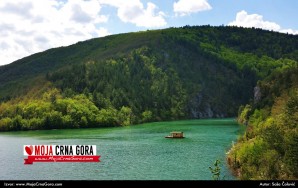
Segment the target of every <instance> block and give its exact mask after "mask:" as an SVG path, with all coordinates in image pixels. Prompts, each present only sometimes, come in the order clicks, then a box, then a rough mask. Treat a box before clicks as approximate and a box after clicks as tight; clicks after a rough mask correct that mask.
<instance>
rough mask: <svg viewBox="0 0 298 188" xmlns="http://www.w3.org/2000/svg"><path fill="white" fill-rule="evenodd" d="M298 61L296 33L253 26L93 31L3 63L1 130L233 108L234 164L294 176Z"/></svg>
mask: <svg viewBox="0 0 298 188" xmlns="http://www.w3.org/2000/svg"><path fill="white" fill-rule="evenodd" d="M297 62H298V36H297V35H289V34H282V33H276V32H270V31H264V30H261V29H254V28H252V29H248V28H238V27H224V26H220V27H211V26H193V27H190V26H185V27H182V28H168V29H163V30H153V31H144V32H136V33H127V34H119V35H112V36H107V37H104V38H97V39H91V40H88V41H84V42H79V43H77V44H74V45H71V46H68V47H61V48H55V49H50V50H47V51H45V52H41V53H37V54H34V55H32V56H29V57H26V58H23V59H20V60H18V61H15V62H13V63H11V64H9V65H5V66H1V67H0V131H11V130H36V129H59V128H87V127H108V126H126V125H131V124H137V123H143V122H150V121H164V120H177V119H193V118H220V117H236V116H237V113H238V121H239V122H240V123H243V124H245V125H246V126H247V130H246V133H245V134H244V136H241V138H240V139H239V141H238V143H237V144H236V145H234V146H233V147H232V149H231V150H230V152H229V155H228V163H229V164H230V166H231V167H232V169H233V170H234V172H235V173H236V174H237V175H238V176H239V177H240V178H241V179H295V178H297V177H298V174H297V172H298V161H297V154H298V148H297V146H298V132H297V131H298V130H297V125H298V122H297V121H298V111H297V109H298V78H297V76H298V64H297ZM239 107H240V108H239ZM238 111H239V112H238Z"/></svg>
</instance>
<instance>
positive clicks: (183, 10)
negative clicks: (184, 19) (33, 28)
mask: <svg viewBox="0 0 298 188" xmlns="http://www.w3.org/2000/svg"><path fill="white" fill-rule="evenodd" d="M173 8H174V12H175V14H176V16H186V15H189V14H191V13H196V12H201V11H205V10H211V9H212V7H211V6H210V5H209V3H208V1H207V0H179V1H178V2H174V5H173Z"/></svg>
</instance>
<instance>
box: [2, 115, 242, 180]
mask: <svg viewBox="0 0 298 188" xmlns="http://www.w3.org/2000/svg"><path fill="white" fill-rule="evenodd" d="M171 131H183V132H184V136H185V137H186V138H184V139H166V138H165V136H167V135H168V134H169V133H170V132H171ZM242 131H243V127H242V126H240V125H238V124H237V123H236V122H235V120H234V119H208V120H183V121H171V122H158V123H147V124H143V125H136V126H128V127H117V128H96V129H72V130H42V131H20V132H6V133H0V179H1V180H210V179H212V174H211V172H210V170H209V168H208V167H209V166H213V163H214V161H215V160H216V159H220V160H221V162H222V165H223V166H222V169H221V170H222V174H223V175H225V179H235V178H234V177H233V176H232V175H231V173H230V172H229V170H228V169H227V165H226V161H225V153H226V152H227V151H228V150H229V148H230V147H231V145H232V142H233V141H236V140H237V137H238V136H239V135H240V134H241V133H242ZM39 144H44V145H51V144H53V145H82V144H86V145H96V147H97V155H100V156H101V158H100V160H101V162H99V163H34V164H33V165H24V158H27V157H25V156H24V155H23V145H39Z"/></svg>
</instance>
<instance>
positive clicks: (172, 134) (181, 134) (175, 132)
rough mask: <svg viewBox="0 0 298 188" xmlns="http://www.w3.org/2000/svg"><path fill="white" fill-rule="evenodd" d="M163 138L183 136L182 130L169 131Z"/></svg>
mask: <svg viewBox="0 0 298 188" xmlns="http://www.w3.org/2000/svg"><path fill="white" fill-rule="evenodd" d="M165 138H184V136H183V132H177V131H174V132H171V133H170V135H168V136H166V137H165Z"/></svg>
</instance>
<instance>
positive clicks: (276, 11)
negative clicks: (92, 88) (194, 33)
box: [0, 0, 298, 65]
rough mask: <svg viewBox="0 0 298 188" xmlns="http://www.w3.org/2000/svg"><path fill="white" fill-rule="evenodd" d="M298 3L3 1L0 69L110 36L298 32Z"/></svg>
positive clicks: (273, 0)
mask: <svg viewBox="0 0 298 188" xmlns="http://www.w3.org/2000/svg"><path fill="white" fill-rule="evenodd" d="M297 10H298V1H297V0H13V1H12V0H1V1H0V65H4V64H8V63H11V62H13V61H15V60H17V59H20V58H22V57H25V56H28V55H30V54H33V53H37V52H40V51H44V50H46V49H49V48H53V47H59V46H67V45H70V44H73V43H76V42H78V41H83V40H87V39H90V38H95V37H103V36H106V35H111V34H117V33H126V32H134V31H142V30H147V29H161V28H167V27H180V26H184V25H206V24H210V25H215V26H217V25H236V26H243V27H259V28H263V29H267V30H274V31H277V32H284V33H291V34H298V22H297V20H298V11H297Z"/></svg>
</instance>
